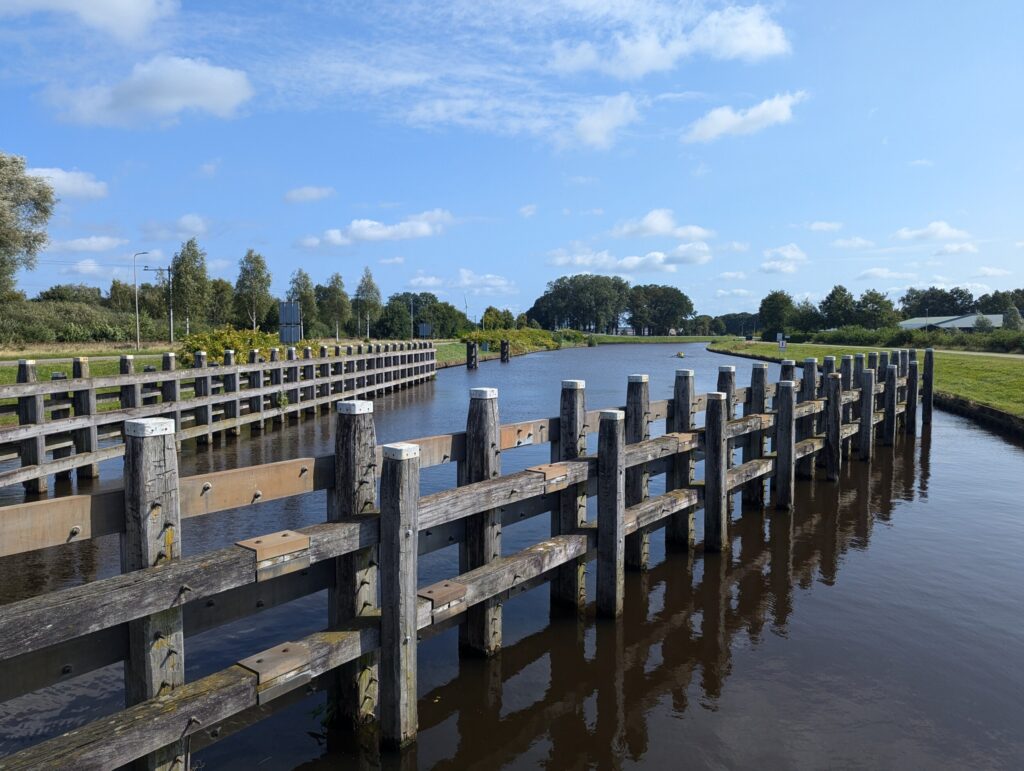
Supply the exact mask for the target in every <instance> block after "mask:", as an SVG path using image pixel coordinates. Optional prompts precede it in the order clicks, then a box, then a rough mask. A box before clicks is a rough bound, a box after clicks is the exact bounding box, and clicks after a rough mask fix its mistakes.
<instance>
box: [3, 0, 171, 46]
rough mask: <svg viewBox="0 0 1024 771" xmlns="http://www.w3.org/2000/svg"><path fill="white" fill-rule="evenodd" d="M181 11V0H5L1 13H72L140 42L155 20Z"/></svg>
mask: <svg viewBox="0 0 1024 771" xmlns="http://www.w3.org/2000/svg"><path fill="white" fill-rule="evenodd" d="M177 10H178V2H177V0H5V2H4V3H2V4H0V16H4V15H17V14H29V13H40V12H42V13H70V14H74V15H75V16H77V17H78V20H79V21H81V22H82V23H83V24H85V25H86V26H89V27H92V28H93V29H98V30H101V31H103V32H106V33H108V34H110V35H113V36H114V37H116V38H118V39H119V40H121V41H122V42H126V43H127V42H138V41H139V38H140V37H141V36H142V35H144V34H145V33H146V31H147V30H148V29H149V28H150V26H152V25H153V24H154V23H155V22H157V21H159V20H160V19H163V18H165V17H167V16H170V15H171V14H173V13H174V12H175V11H177Z"/></svg>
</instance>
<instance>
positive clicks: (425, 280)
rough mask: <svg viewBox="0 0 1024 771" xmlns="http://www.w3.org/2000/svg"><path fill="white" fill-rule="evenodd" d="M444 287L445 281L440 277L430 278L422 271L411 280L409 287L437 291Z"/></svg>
mask: <svg viewBox="0 0 1024 771" xmlns="http://www.w3.org/2000/svg"><path fill="white" fill-rule="evenodd" d="M443 285H444V280H443V279H441V278H440V277H438V276H428V275H427V274H426V273H424V272H423V271H422V270H418V271H416V275H415V276H413V277H412V278H411V279H409V286H414V287H417V288H419V289H436V288H437V287H439V286H443Z"/></svg>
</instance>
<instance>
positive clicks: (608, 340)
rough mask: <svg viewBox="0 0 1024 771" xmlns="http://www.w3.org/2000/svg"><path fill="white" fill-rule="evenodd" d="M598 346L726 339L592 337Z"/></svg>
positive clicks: (662, 336) (701, 341)
mask: <svg viewBox="0 0 1024 771" xmlns="http://www.w3.org/2000/svg"><path fill="white" fill-rule="evenodd" d="M590 337H592V338H594V341H595V342H596V343H597V344H598V345H614V344H616V343H619V344H621V343H710V342H713V341H715V340H725V339H728V338H724V337H707V336H706V337H700V336H688V335H650V336H649V337H637V336H636V335H590Z"/></svg>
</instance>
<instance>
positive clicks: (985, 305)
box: [977, 289, 1024, 313]
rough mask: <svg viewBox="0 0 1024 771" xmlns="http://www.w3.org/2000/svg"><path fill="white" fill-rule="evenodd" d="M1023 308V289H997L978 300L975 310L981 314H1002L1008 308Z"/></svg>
mask: <svg viewBox="0 0 1024 771" xmlns="http://www.w3.org/2000/svg"><path fill="white" fill-rule="evenodd" d="M1011 305H1012V306H1013V307H1015V308H1024V289H1009V290H1007V291H1005V292H1004V291H1002V290H999V289H997V290H996V291H994V292H992V293H990V294H983V295H982V296H981V297H979V298H978V303H977V308H978V310H979V311H981V312H982V313H1004V312H1005V311H1006V309H1007V308H1009V307H1010V306H1011Z"/></svg>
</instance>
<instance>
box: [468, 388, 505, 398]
mask: <svg viewBox="0 0 1024 771" xmlns="http://www.w3.org/2000/svg"><path fill="white" fill-rule="evenodd" d="M469 398H470V399H497V398H498V389H497V388H470V389H469Z"/></svg>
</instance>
